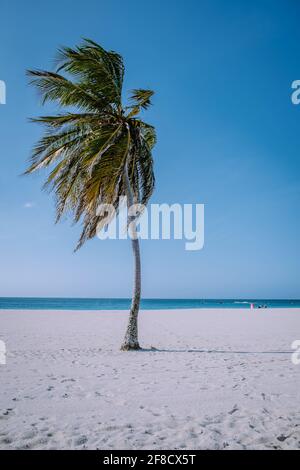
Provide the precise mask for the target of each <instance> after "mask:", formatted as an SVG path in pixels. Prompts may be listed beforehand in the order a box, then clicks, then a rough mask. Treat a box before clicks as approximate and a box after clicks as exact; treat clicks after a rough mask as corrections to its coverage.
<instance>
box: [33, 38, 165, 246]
mask: <svg viewBox="0 0 300 470" xmlns="http://www.w3.org/2000/svg"><path fill="white" fill-rule="evenodd" d="M28 75H29V76H30V79H31V84H33V85H34V86H35V87H36V88H37V89H38V91H39V92H40V94H41V97H42V102H43V103H45V102H47V101H53V102H56V103H57V104H58V105H59V106H60V107H61V108H64V107H68V108H69V110H68V111H65V112H64V113H61V114H56V115H53V116H41V117H39V118H35V119H32V121H33V122H38V123H42V124H44V125H45V126H46V132H45V134H44V136H43V137H42V138H41V140H40V141H39V142H38V143H37V145H36V146H35V147H34V150H33V153H32V156H31V161H30V166H29V168H28V169H27V170H26V173H27V174H28V173H32V172H35V171H37V170H40V169H42V168H47V167H49V166H51V171H50V172H49V174H48V176H47V179H46V182H45V185H44V186H45V187H46V188H48V189H50V190H51V191H54V193H55V197H56V210H57V220H59V219H60V218H61V216H62V215H63V214H64V213H68V212H70V213H71V214H72V215H73V217H74V221H75V222H78V221H80V220H82V223H83V230H82V233H81V236H80V239H79V241H78V245H77V247H76V249H78V248H80V247H81V246H82V245H83V243H84V242H85V241H86V240H88V239H91V238H93V237H94V236H95V235H96V231H97V230H99V229H101V227H102V225H104V223H107V219H106V218H104V216H103V215H97V208H98V207H99V205H100V204H113V206H114V208H115V210H116V212H118V209H119V200H120V199H119V198H120V197H121V196H126V195H128V184H129V186H130V191H131V194H132V199H133V200H134V202H135V203H140V204H147V202H148V200H149V198H150V196H151V194H152V192H153V189H154V174H153V159H152V148H153V146H154V144H155V141H156V136H155V130H154V127H153V126H151V125H149V124H147V123H145V122H144V121H142V120H141V119H140V118H139V117H138V115H139V113H140V111H141V110H143V109H147V108H148V107H149V105H150V104H151V97H152V95H153V92H152V91H151V90H142V89H136V90H133V91H132V93H131V97H130V103H129V106H122V86H123V77H124V64H123V59H122V57H121V56H120V55H119V54H117V53H116V52H111V51H110V52H108V51H106V50H104V49H103V48H102V47H101V46H100V45H99V44H96V43H95V42H93V41H91V40H89V39H86V40H84V42H83V44H82V45H80V46H78V47H76V48H74V49H72V48H68V47H64V48H62V49H61V50H60V51H59V54H58V59H57V67H56V70H55V72H48V71H44V70H30V71H28Z"/></svg>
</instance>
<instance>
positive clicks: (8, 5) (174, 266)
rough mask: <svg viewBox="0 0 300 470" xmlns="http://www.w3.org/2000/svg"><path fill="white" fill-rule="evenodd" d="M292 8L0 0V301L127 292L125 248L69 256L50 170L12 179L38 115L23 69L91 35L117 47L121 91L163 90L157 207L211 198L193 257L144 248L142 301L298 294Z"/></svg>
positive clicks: (296, 66) (156, 111)
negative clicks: (1, 96)
mask: <svg viewBox="0 0 300 470" xmlns="http://www.w3.org/2000/svg"><path fill="white" fill-rule="evenodd" d="M299 13H300V5H299V2H298V1H297V0H288V1H283V0H282V1H279V0H278V1H276V0H272V1H271V0H253V1H251V2H245V1H242V0H227V1H226V2H224V0H210V1H208V0H207V1H205V0H197V1H196V0H186V1H176V2H175V1H168V0H164V1H161V0H160V1H158V0H152V1H151V2H145V1H140V0H139V1H137V0H126V1H124V0H123V1H119V0H109V1H105V2H104V1H102V0H85V2H83V3H82V2H81V3H79V2H74V1H71V0H63V1H62V0H59V1H58V0H52V1H51V2H48V3H45V2H39V1H26V2H19V1H15V0H10V1H7V0H4V1H2V2H1V28H0V79H1V80H5V82H6V85H7V104H6V105H5V106H3V105H1V106H0V142H1V172H0V217H1V232H0V259H1V269H0V295H2V296H78V297H80V296H81V297H89V296H92V297H128V296H130V295H131V287H132V258H131V250H130V243H129V242H128V241H100V240H97V239H96V240H93V241H91V242H88V243H87V244H86V245H85V246H84V247H83V249H82V250H81V251H79V252H78V253H77V254H73V251H72V250H73V247H74V245H75V243H76V240H77V238H78V235H79V232H80V227H72V226H71V223H70V222H68V221H66V222H64V223H62V224H59V225H56V226H55V225H54V222H53V220H54V207H53V200H52V198H51V197H49V196H48V195H47V194H45V193H42V192H41V190H40V187H41V184H42V180H43V175H36V176H32V177H29V178H25V177H21V176H19V175H20V173H21V172H22V171H23V170H24V169H25V165H26V160H27V159H28V157H29V154H30V149H31V147H32V145H33V144H34V142H35V141H36V139H37V138H38V137H39V136H40V134H41V129H40V128H39V127H38V126H34V125H32V124H29V123H28V121H27V118H28V117H29V116H36V115H39V114H45V112H46V109H43V108H41V106H40V104H39V101H38V98H37V96H36V93H35V91H34V90H32V89H31V88H29V87H28V85H27V80H26V77H25V69H27V68H35V67H36V68H51V66H52V60H53V57H54V56H55V51H56V49H57V47H59V46H60V45H75V44H77V43H78V42H79V41H80V38H81V37H90V38H92V39H94V40H95V41H97V42H99V43H101V44H102V45H103V46H104V47H105V48H107V49H113V50H116V51H118V52H120V53H121V54H122V55H123V57H124V60H125V64H126V80H125V89H129V90H130V89H132V88H139V87H140V88H148V87H149V88H152V89H154V90H155V91H156V95H155V98H154V106H153V107H152V108H151V110H150V111H149V112H147V120H148V122H151V123H153V124H154V125H155V126H156V128H157V133H158V145H157V147H156V149H155V152H154V157H155V172H156V180H157V187H156V192H155V194H154V196H153V199H152V201H153V202H157V203H162V202H167V203H170V204H171V203H174V202H179V203H204V204H205V246H204V249H203V250H202V251H198V252H187V251H185V250H184V242H183V241H144V242H143V246H142V255H143V277H144V283H143V295H144V296H145V297H181V298H184V297H195V298H198V297H209V298H217V297H228V298H231V297H270V298H272V297H274V298H275V297H276V298H293V297H294V298H299V297H300V285H299V278H300V263H299V240H300V221H299V202H300V157H299V154H300V143H299V137H298V136H299V129H300V105H299V106H295V105H293V104H292V103H291V99H290V96H291V91H292V90H291V83H292V81H293V80H296V79H300V29H299ZM48 109H49V108H48ZM145 118H146V116H145ZM26 206H27V207H26Z"/></svg>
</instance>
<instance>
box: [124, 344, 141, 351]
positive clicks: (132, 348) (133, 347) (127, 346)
mask: <svg viewBox="0 0 300 470" xmlns="http://www.w3.org/2000/svg"><path fill="white" fill-rule="evenodd" d="M139 349H141V347H140V345H139V343H138V342H136V343H123V344H122V346H121V351H138V350H139Z"/></svg>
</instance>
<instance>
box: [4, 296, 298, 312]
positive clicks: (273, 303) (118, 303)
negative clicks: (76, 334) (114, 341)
mask: <svg viewBox="0 0 300 470" xmlns="http://www.w3.org/2000/svg"><path fill="white" fill-rule="evenodd" d="M130 302H131V300H130V299H80V298H70V299H68V298H54V297H51V298H50V297H49V298H43V297H41V298H38V297H0V309H5V310H8V309H12V310H127V309H128V308H129V307H130ZM251 303H253V304H254V305H255V306H256V307H259V306H266V307H268V308H300V300H271V299H143V300H142V303H141V308H142V309H145V310H158V309H180V308H250V304H251Z"/></svg>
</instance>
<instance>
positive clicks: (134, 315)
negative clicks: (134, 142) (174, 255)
mask: <svg viewBox="0 0 300 470" xmlns="http://www.w3.org/2000/svg"><path fill="white" fill-rule="evenodd" d="M124 180H125V184H126V188H127V204H128V208H129V207H130V206H132V205H133V204H134V199H133V194H132V189H131V185H130V180H129V177H128V171H127V165H126V167H125V173H124ZM128 223H130V232H131V233H130V236H131V244H132V251H133V256H134V285H133V295H132V302H131V308H130V313H129V320H128V325H127V330H126V333H125V338H124V342H123V344H122V346H121V350H122V351H130V350H137V349H140V345H139V341H138V313H139V309H140V300H141V256H140V244H139V240H138V238H137V234H136V223H135V220H134V218H133V217H128Z"/></svg>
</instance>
